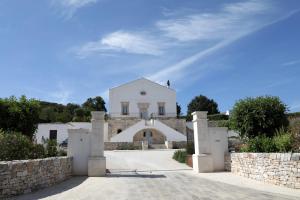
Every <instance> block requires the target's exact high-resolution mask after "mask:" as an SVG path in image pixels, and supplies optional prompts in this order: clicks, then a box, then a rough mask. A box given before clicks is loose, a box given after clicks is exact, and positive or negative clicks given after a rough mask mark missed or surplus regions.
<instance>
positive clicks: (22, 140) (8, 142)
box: [0, 131, 33, 160]
mask: <svg viewBox="0 0 300 200" xmlns="http://www.w3.org/2000/svg"><path fill="white" fill-rule="evenodd" d="M32 146H33V145H32V142H31V141H30V140H29V138H28V137H27V136H25V135H22V134H21V133H14V132H9V133H4V132H2V131H1V132H0V160H23V159H29V158H30V155H31V150H32Z"/></svg>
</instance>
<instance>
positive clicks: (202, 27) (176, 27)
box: [148, 0, 299, 81]
mask: <svg viewBox="0 0 300 200" xmlns="http://www.w3.org/2000/svg"><path fill="white" fill-rule="evenodd" d="M266 2H268V1H264V2H263V1H255V0H252V1H248V2H242V3H234V4H227V5H225V6H223V8H222V10H221V11H220V12H219V13H215V14H212V13H207V14H201V15H193V16H187V17H184V18H182V19H172V20H165V21H160V22H158V23H157V26H158V27H159V28H160V29H161V30H162V31H164V32H165V34H166V36H168V37H172V38H175V39H177V40H179V41H181V42H188V41H195V40H199V41H203V40H206V41H210V42H215V44H214V45H213V46H211V47H208V48H207V49H204V50H202V51H200V52H198V53H196V54H194V55H192V56H189V57H187V58H185V59H183V60H181V61H179V62H178V63H176V64H174V65H171V66H169V67H165V68H164V69H163V70H161V71H158V72H155V73H154V74H151V75H149V76H148V77H149V78H150V79H152V80H156V81H161V80H165V79H166V78H167V77H172V78H173V80H174V79H175V80H176V79H177V80H179V79H181V78H182V77H184V75H185V74H186V73H184V72H185V71H186V70H187V68H189V67H191V66H192V64H194V63H195V62H199V61H201V60H202V59H204V58H206V57H207V56H209V55H211V54H212V53H215V52H217V51H218V50H220V49H223V48H225V47H226V46H228V45H230V44H232V43H234V42H236V41H237V40H239V39H241V38H243V37H245V36H247V35H249V34H251V33H253V32H256V31H258V30H260V29H262V28H264V27H266V26H269V25H271V24H274V23H277V22H279V21H282V20H285V19H287V18H289V17H290V16H292V15H294V14H295V13H297V12H299V10H296V11H292V12H290V13H288V14H287V15H284V16H282V17H279V18H277V19H275V20H270V19H265V20H264V18H262V17H261V16H260V15H259V14H263V13H264V11H267V10H272V6H271V5H269V4H267V3H266ZM198 68H199V66H198ZM189 69H190V68H189Z"/></svg>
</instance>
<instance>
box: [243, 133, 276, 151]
mask: <svg viewBox="0 0 300 200" xmlns="http://www.w3.org/2000/svg"><path fill="white" fill-rule="evenodd" d="M240 151H242V152H276V147H275V144H274V142H273V140H272V138H268V137H266V136H265V135H261V136H256V137H255V138H251V139H249V140H248V141H247V142H246V144H244V145H242V146H241V149H240Z"/></svg>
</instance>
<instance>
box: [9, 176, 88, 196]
mask: <svg viewBox="0 0 300 200" xmlns="http://www.w3.org/2000/svg"><path fill="white" fill-rule="evenodd" d="M87 178H88V177H87V176H73V177H71V178H70V179H68V180H66V181H64V182H61V183H58V184H56V185H53V186H50V187H48V188H44V189H41V190H38V191H35V192H33V193H29V194H25V195H20V196H16V197H13V198H11V199H16V200H33V199H41V198H45V197H49V196H52V195H55V194H59V193H62V192H65V191H67V190H70V189H72V188H74V187H77V186H79V185H80V184H82V183H83V182H84V181H85V180H86V179H87Z"/></svg>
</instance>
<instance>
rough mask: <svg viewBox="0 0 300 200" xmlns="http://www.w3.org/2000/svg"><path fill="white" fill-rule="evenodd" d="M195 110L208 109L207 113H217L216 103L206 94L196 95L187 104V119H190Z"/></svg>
mask: <svg viewBox="0 0 300 200" xmlns="http://www.w3.org/2000/svg"><path fill="white" fill-rule="evenodd" d="M195 111H208V114H209V115H211V114H218V113H219V109H218V104H217V103H216V102H215V101H214V100H213V99H209V98H207V97H206V96H203V95H200V96H196V97H195V98H194V99H193V100H192V101H191V102H190V103H189V104H188V110H187V120H189V121H190V120H192V115H191V114H192V113H193V112H195Z"/></svg>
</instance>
